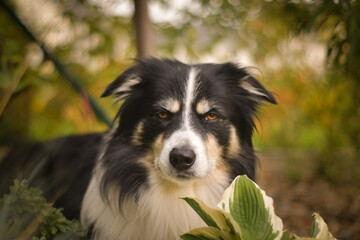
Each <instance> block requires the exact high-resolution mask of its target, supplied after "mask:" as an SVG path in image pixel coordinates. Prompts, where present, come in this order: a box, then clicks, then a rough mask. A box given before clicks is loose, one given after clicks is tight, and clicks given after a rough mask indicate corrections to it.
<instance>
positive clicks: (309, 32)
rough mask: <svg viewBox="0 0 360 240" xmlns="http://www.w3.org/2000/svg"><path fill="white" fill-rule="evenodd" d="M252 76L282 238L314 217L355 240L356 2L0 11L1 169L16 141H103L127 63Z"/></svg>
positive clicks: (249, 1)
mask: <svg viewBox="0 0 360 240" xmlns="http://www.w3.org/2000/svg"><path fill="white" fill-rule="evenodd" d="M147 56H155V57H159V58H176V59H178V60H180V61H184V62H186V63H198V62H215V63H220V62H227V61H233V62H236V63H238V64H240V65H242V66H246V67H248V66H251V67H252V68H251V71H252V74H254V75H255V76H256V77H257V78H258V79H259V80H260V81H261V82H262V83H263V84H264V86H266V88H267V89H269V90H270V91H271V92H273V93H274V94H275V96H276V99H277V101H278V103H279V104H278V105H275V106H266V107H264V108H262V109H261V111H260V115H259V119H258V123H257V134H256V136H255V139H254V141H255V147H256V150H257V151H258V156H259V162H260V164H259V165H260V166H259V177H258V181H259V183H260V186H261V187H262V188H264V190H265V191H267V193H268V194H269V195H270V196H271V197H273V198H274V201H275V209H276V212H277V214H278V215H279V216H280V217H281V218H282V219H283V222H284V225H285V227H287V228H289V229H290V231H291V232H294V233H296V234H298V235H301V236H308V235H309V229H310V227H311V222H312V218H311V213H312V212H319V213H320V214H321V216H322V217H323V218H324V219H325V221H326V222H327V223H328V225H329V228H330V231H331V232H332V233H334V235H335V236H336V237H338V238H340V239H360V94H359V91H360V4H359V2H358V1H356V0H322V1H321V0H314V1H311V0H293V1H282V0H277V1H275V0H274V1H272V0H181V1H180V0H168V1H166V0H149V1H146V0H118V1H116V0H106V1H101V0H37V1H33V0H2V1H1V2H0V158H1V157H2V156H4V155H5V154H6V152H7V150H8V146H9V145H10V144H11V143H13V142H15V141H19V140H20V139H21V140H24V139H25V140H46V139H50V138H55V137H59V136H65V135H69V134H81V133H88V132H96V131H104V130H106V129H108V127H109V125H110V124H111V123H112V118H113V117H114V116H115V113H116V110H117V109H116V106H114V105H113V101H112V99H100V98H99V96H100V95H101V93H102V91H103V90H104V89H105V87H106V86H107V84H109V83H110V82H111V81H112V80H114V79H115V78H116V77H117V76H118V75H120V74H121V72H122V71H123V70H124V69H125V68H127V67H129V66H131V65H132V64H133V59H134V58H137V57H147Z"/></svg>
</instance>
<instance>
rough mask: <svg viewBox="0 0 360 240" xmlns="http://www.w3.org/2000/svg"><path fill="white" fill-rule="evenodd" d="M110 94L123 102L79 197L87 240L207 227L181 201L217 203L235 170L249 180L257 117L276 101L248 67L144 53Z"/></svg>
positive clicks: (174, 235) (171, 235) (132, 238)
mask: <svg viewBox="0 0 360 240" xmlns="http://www.w3.org/2000/svg"><path fill="white" fill-rule="evenodd" d="M107 96H114V97H115V99H116V101H118V102H120V103H121V106H120V108H119V111H118V113H117V118H118V122H117V125H116V126H115V127H113V128H112V130H110V131H109V132H108V133H106V134H104V136H103V141H102V143H101V147H100V150H99V152H98V158H97V160H96V163H95V166H94V170H93V172H92V176H91V179H90V183H89V184H88V187H87V190H86V193H85V195H84V198H83V200H82V206H81V222H82V224H83V226H84V227H85V229H87V230H88V231H89V232H91V233H90V235H89V236H91V238H93V239H122V240H137V239H138V240H142V239H150V240H151V239H153V240H155V239H156V240H159V239H160V240H165V239H166V240H169V239H178V238H179V236H180V235H181V234H184V233H186V232H187V231H189V230H191V229H194V228H197V227H202V226H204V223H203V221H202V220H201V219H200V217H198V216H197V214H196V213H195V211H194V210H193V209H191V207H189V206H188V205H187V203H186V202H185V201H184V200H183V199H181V198H183V197H196V198H198V199H201V200H202V201H204V202H205V204H207V205H209V206H211V207H216V204H217V203H218V202H219V201H220V199H221V196H222V194H223V192H224V190H225V189H226V188H227V187H228V186H229V185H230V183H231V182H232V180H233V179H234V178H235V177H236V176H237V175H240V174H246V175H247V176H248V177H249V178H251V179H252V180H255V169H256V157H255V154H254V150H253V144H252V135H253V132H254V128H255V124H254V117H255V116H256V112H257V108H258V106H259V105H261V104H263V103H264V102H269V103H273V104H276V100H275V98H274V96H273V95H272V94H271V93H270V92H269V91H267V90H266V89H265V88H264V87H263V86H262V85H261V84H260V83H259V82H258V81H257V80H256V79H255V78H254V77H252V76H251V75H250V74H249V73H247V71H246V69H244V68H241V67H239V66H237V65H236V64H233V63H224V64H195V65H187V64H184V63H182V62H180V61H176V60H169V59H162V60H160V59H156V58H148V59H142V60H138V61H137V62H136V64H135V65H134V66H133V67H130V68H129V69H127V70H126V71H125V72H124V73H123V74H121V75H120V76H119V77H118V78H117V79H116V80H115V81H114V82H112V83H111V84H110V85H109V86H108V87H107V88H106V90H105V92H104V93H103V95H102V97H107Z"/></svg>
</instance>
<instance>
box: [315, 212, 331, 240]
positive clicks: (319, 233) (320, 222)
mask: <svg viewBox="0 0 360 240" xmlns="http://www.w3.org/2000/svg"><path fill="white" fill-rule="evenodd" d="M312 216H313V224H312V227H311V237H313V238H315V239H321V240H336V238H334V237H333V235H331V233H330V232H329V228H328V226H327V225H326V223H325V221H324V219H322V217H320V215H319V214H318V213H314V214H313V215H312Z"/></svg>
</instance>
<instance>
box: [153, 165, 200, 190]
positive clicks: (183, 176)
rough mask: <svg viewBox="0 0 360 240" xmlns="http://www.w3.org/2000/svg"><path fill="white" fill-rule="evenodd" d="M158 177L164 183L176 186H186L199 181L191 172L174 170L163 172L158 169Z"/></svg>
mask: <svg viewBox="0 0 360 240" xmlns="http://www.w3.org/2000/svg"><path fill="white" fill-rule="evenodd" d="M159 175H160V176H161V178H162V179H163V181H165V182H166V183H170V184H175V185H178V186H187V185H189V184H192V183H193V182H194V181H196V180H197V179H199V177H198V176H197V175H196V174H194V173H192V172H191V171H181V172H179V171H177V170H175V169H171V171H170V172H165V171H163V170H161V169H160V172H159Z"/></svg>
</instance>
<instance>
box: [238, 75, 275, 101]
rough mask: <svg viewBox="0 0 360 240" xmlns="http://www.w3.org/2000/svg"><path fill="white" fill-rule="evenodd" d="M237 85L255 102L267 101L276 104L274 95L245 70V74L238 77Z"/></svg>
mask: <svg viewBox="0 0 360 240" xmlns="http://www.w3.org/2000/svg"><path fill="white" fill-rule="evenodd" d="M238 87H240V88H241V89H244V90H245V91H246V92H247V93H248V94H249V97H250V98H251V99H252V100H254V101H256V102H262V101H267V102H270V103H273V104H277V102H276V100H275V98H274V96H273V95H272V94H271V93H270V92H269V91H268V90H266V89H265V88H264V86H263V85H261V83H260V82H259V81H258V80H256V79H255V78H254V77H252V76H251V75H249V74H248V73H246V72H245V75H244V76H243V77H241V78H240V80H239V82H238Z"/></svg>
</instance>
